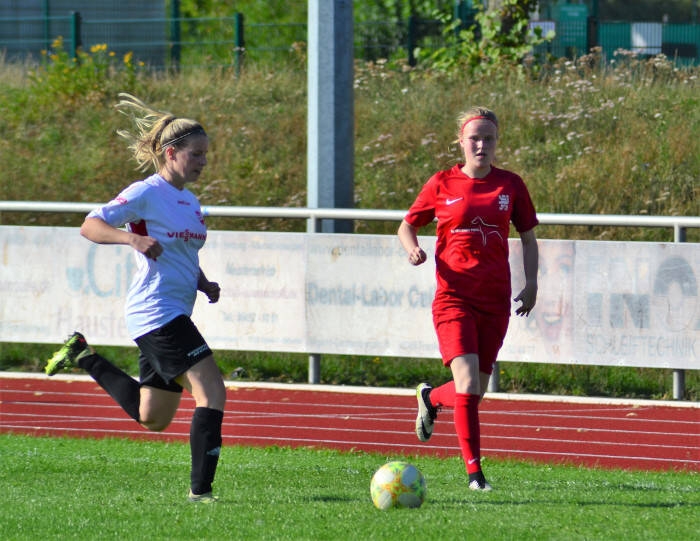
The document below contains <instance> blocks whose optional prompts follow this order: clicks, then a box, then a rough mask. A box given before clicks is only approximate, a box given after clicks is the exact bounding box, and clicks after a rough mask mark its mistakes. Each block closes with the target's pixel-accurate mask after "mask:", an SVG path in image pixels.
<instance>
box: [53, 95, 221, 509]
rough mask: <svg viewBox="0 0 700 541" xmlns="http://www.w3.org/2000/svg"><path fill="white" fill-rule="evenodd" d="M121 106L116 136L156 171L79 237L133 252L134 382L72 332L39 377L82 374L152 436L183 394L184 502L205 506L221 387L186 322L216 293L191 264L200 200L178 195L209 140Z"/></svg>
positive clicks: (130, 100) (201, 237)
mask: <svg viewBox="0 0 700 541" xmlns="http://www.w3.org/2000/svg"><path fill="white" fill-rule="evenodd" d="M120 98H121V101H120V102H119V103H118V104H117V108H118V110H119V111H121V112H122V113H124V114H126V115H127V116H129V117H130V118H131V119H132V121H133V124H134V128H135V129H134V132H135V133H132V132H130V131H120V132H118V133H119V135H121V136H122V137H123V138H124V139H126V141H127V142H128V144H129V148H130V150H131V151H132V152H133V156H134V158H135V160H136V162H137V163H138V166H139V169H141V170H143V171H145V170H147V169H148V168H149V167H150V166H153V168H154V169H155V171H156V173H155V174H152V175H151V176H149V177H148V178H146V179H144V180H141V181H138V182H134V183H133V184H131V185H130V186H128V187H127V188H126V189H124V190H123V191H122V192H121V193H120V194H119V195H118V196H117V197H115V198H114V199H113V200H112V201H110V202H109V203H107V204H106V205H104V206H102V207H100V208H97V209H95V210H93V211H92V212H90V213H89V214H88V215H87V217H86V218H85V221H84V223H83V225H82V227H81V229H80V233H81V234H82V235H83V236H84V237H86V238H88V239H89V240H91V241H92V242H95V243H98V244H123V245H127V246H131V247H132V248H133V249H134V254H135V257H136V265H137V272H136V276H135V277H134V280H133V282H132V284H131V286H130V288H129V292H128V294H127V299H126V326H127V330H128V332H129V334H130V336H131V337H132V338H133V339H134V341H135V342H136V344H137V345H138V347H139V352H140V355H139V381H137V380H135V379H133V378H132V377H130V376H129V375H128V374H126V373H124V372H122V371H121V370H120V369H118V368H117V367H116V366H114V365H113V364H112V363H110V362H109V361H107V360H106V359H104V358H103V357H101V356H100V355H98V354H96V353H95V352H94V351H93V350H92V348H90V347H89V346H88V344H87V342H86V340H85V338H84V337H83V335H82V334H80V333H78V332H76V333H74V334H73V335H72V336H71V337H70V338H69V339H68V341H67V342H66V343H65V344H64V346H63V347H62V348H61V349H60V350H59V351H58V352H56V353H55V354H54V356H53V357H52V358H51V359H50V360H49V362H48V364H47V366H46V368H45V371H46V373H47V374H48V375H49V376H51V375H53V374H55V373H56V372H58V371H59V370H61V369H65V368H70V367H73V366H78V367H80V368H82V369H84V370H87V372H88V373H89V374H90V375H91V376H92V377H93V378H94V379H95V380H96V381H97V382H98V383H99V384H100V385H101V386H102V387H103V388H104V389H105V390H106V391H107V392H108V393H109V394H110V396H112V398H114V399H115V401H116V402H117V403H118V404H119V405H120V406H121V407H122V408H123V409H124V411H126V413H127V414H128V415H130V416H131V417H132V418H133V419H134V420H136V421H137V422H139V423H140V424H141V425H142V426H144V427H145V428H147V429H149V430H155V431H160V430H164V429H165V428H166V427H167V426H168V425H169V424H170V422H171V421H172V419H173V417H174V416H175V413H176V411H177V408H178V405H179V403H180V397H181V395H182V390H183V388H185V389H187V390H188V392H190V393H191V394H192V396H193V397H194V400H195V405H196V407H195V410H194V415H193V417H192V424H191V428H190V447H191V453H192V469H191V479H190V481H191V483H190V491H189V496H188V498H189V500H190V501H193V502H201V503H212V502H214V501H216V497H215V496H213V494H212V483H213V481H214V475H215V473H216V467H217V464H218V459H219V452H220V449H221V424H222V420H223V412H224V404H225V401H226V389H225V387H224V381H223V378H222V376H221V372H220V371H219V368H218V366H217V365H216V363H215V362H214V357H213V355H212V352H211V350H210V349H209V346H208V345H207V343H206V342H205V341H204V339H203V338H202V336H201V335H200V333H199V331H198V330H197V328H196V327H195V325H194V323H193V322H192V320H191V319H190V316H191V314H192V309H193V307H194V302H195V298H196V296H197V291H198V290H199V291H202V292H203V293H204V294H205V295H206V296H207V297H208V299H209V301H210V302H212V303H215V302H217V301H218V300H219V294H220V289H219V285H218V284H217V283H215V282H210V281H209V280H208V279H207V277H206V276H205V274H204V272H202V269H201V268H200V266H199V255H198V253H199V250H200V249H201V248H202V246H203V245H204V242H205V240H206V238H207V228H206V225H205V223H204V218H203V216H202V212H201V209H200V205H199V201H198V200H197V198H196V197H195V196H194V194H192V192H190V191H189V190H188V189H187V188H186V185H187V184H189V183H191V182H196V181H197V179H198V178H199V176H200V174H201V173H202V170H203V169H204V167H205V166H206V164H207V150H208V146H209V139H208V137H207V134H206V132H205V131H204V128H203V127H202V126H201V124H200V123H199V122H196V121H195V120H191V119H187V118H180V117H176V116H174V115H172V114H170V113H167V112H163V111H157V110H154V109H152V108H151V107H149V106H148V105H146V104H145V103H143V102H142V101H140V100H138V99H137V98H135V97H133V96H130V95H128V94H120ZM122 226H126V229H122Z"/></svg>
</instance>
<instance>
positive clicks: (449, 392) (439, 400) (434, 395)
mask: <svg viewBox="0 0 700 541" xmlns="http://www.w3.org/2000/svg"><path fill="white" fill-rule="evenodd" d="M430 403H431V404H432V405H433V406H434V407H436V408H454V407H455V380H453V379H451V380H450V381H448V382H447V383H445V384H444V385H440V387H435V388H434V389H433V390H432V391H430Z"/></svg>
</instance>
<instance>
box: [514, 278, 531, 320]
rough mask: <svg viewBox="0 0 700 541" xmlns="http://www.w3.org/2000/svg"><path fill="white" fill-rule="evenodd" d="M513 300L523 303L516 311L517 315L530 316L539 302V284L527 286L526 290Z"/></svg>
mask: <svg viewBox="0 0 700 541" xmlns="http://www.w3.org/2000/svg"><path fill="white" fill-rule="evenodd" d="M513 300H514V301H515V302H520V303H522V304H521V305H520V306H519V307H518V308H517V309H516V310H515V313H516V314H517V315H519V316H529V315H530V312H531V311H532V309H533V308H534V307H535V303H536V302H537V284H526V285H525V288H524V289H523V290H522V291H521V292H520V294H519V295H518V296H517V297H515V299H513Z"/></svg>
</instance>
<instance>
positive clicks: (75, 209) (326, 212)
mask: <svg viewBox="0 0 700 541" xmlns="http://www.w3.org/2000/svg"><path fill="white" fill-rule="evenodd" d="M101 204H102V203H70V202H49V201H0V212H3V211H4V212H60V213H80V212H85V213H87V212H90V211H91V210H92V209H94V208H96V207H98V206H100V205H101ZM202 210H203V212H204V214H205V215H207V216H218V217H234V218H289V219H307V220H309V223H310V224H311V225H315V224H316V222H317V221H318V220H324V219H325V220H380V221H401V219H403V217H404V216H405V214H406V211H405V210H377V209H340V208H308V207H226V206H211V207H210V206H203V207H202ZM537 216H538V218H539V220H540V224H542V225H578V226H582V225H596V226H614V227H654V228H668V229H673V232H674V241H675V242H685V233H686V230H687V229H689V228H700V216H626V215H619V214H550V213H538V215H537Z"/></svg>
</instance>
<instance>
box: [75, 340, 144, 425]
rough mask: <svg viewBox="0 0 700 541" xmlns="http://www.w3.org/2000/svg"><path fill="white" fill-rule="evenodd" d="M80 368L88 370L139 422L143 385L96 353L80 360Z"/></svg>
mask: <svg viewBox="0 0 700 541" xmlns="http://www.w3.org/2000/svg"><path fill="white" fill-rule="evenodd" d="M78 366H79V367H80V368H82V369H83V370H86V371H87V373H88V374H90V376H91V377H92V379H94V380H95V381H96V382H97V383H99V384H100V387H102V388H103V389H104V390H105V391H107V393H108V394H109V396H111V397H112V398H113V399H114V400H115V401H116V403H117V404H119V405H120V406H121V407H122V409H123V410H124V411H125V412H126V413H127V415H129V417H131V418H132V419H134V420H135V421H138V420H139V405H140V404H141V385H140V384H139V382H138V381H136V380H135V379H134V378H132V377H131V376H130V375H129V374H127V373H126V372H123V371H122V370H120V369H119V368H117V367H116V366H114V365H113V364H112V363H110V362H109V361H108V360H107V359H105V358H103V357H100V356H99V355H98V354H96V353H93V354H92V355H86V356H85V357H82V358H80V359H79V360H78Z"/></svg>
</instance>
